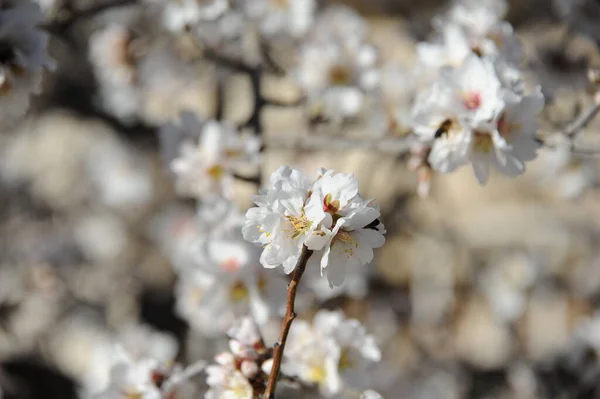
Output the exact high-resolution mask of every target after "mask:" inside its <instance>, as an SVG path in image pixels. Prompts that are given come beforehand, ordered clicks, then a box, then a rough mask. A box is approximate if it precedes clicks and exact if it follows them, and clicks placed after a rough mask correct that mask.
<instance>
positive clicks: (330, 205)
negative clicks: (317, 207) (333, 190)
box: [323, 194, 340, 215]
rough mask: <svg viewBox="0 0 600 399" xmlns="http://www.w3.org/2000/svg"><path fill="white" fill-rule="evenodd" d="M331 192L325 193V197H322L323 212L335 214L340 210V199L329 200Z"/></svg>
mask: <svg viewBox="0 0 600 399" xmlns="http://www.w3.org/2000/svg"><path fill="white" fill-rule="evenodd" d="M331 198H332V197H331V194H327V195H326V196H325V199H323V212H328V213H331V214H332V215H333V214H336V213H337V212H338V211H339V210H340V201H339V200H334V201H332V200H331Z"/></svg>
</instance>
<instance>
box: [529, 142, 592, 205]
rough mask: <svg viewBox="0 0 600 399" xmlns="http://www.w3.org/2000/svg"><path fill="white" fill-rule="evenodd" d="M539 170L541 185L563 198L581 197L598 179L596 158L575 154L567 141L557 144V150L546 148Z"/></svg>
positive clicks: (542, 153)
mask: <svg viewBox="0 0 600 399" xmlns="http://www.w3.org/2000/svg"><path fill="white" fill-rule="evenodd" d="M538 169H539V172H538V174H539V175H540V177H541V180H540V183H541V184H542V185H545V186H547V187H549V189H550V190H552V191H553V192H554V193H555V195H557V196H559V197H563V198H569V199H571V198H576V197H579V196H580V195H581V194H583V192H584V191H585V190H586V189H587V188H590V187H592V186H593V185H594V184H595V182H596V179H597V171H596V162H595V160H594V158H593V157H589V156H588V157H586V156H585V155H581V154H576V153H573V151H571V148H570V144H569V143H568V142H566V141H565V142H560V143H557V144H556V147H555V148H544V149H543V151H541V155H540V166H539V167H538Z"/></svg>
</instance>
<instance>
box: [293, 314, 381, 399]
mask: <svg viewBox="0 0 600 399" xmlns="http://www.w3.org/2000/svg"><path fill="white" fill-rule="evenodd" d="M284 359H285V363H284V365H283V368H282V370H283V371H284V372H285V373H288V374H290V375H293V376H296V377H297V378H299V379H300V380H301V381H303V382H305V383H308V384H317V385H318V387H319V392H320V393H321V394H322V395H323V396H325V397H334V396H336V395H337V394H339V393H340V392H341V391H342V390H343V388H342V387H349V388H360V387H361V386H362V387H364V385H365V384H368V382H369V381H368V375H367V374H368V373H366V370H367V369H368V367H369V365H370V364H373V363H374V362H379V361H380V359H381V352H380V351H379V348H378V347H377V345H376V344H375V341H374V339H373V337H372V336H370V335H368V334H367V333H366V331H365V328H364V327H363V326H362V325H361V324H360V322H359V321H358V320H355V319H346V318H345V317H344V315H343V313H342V312H332V311H327V310H320V311H319V312H318V313H317V314H316V315H315V317H314V319H313V322H312V324H311V323H308V322H306V321H303V320H296V321H295V322H294V324H293V325H292V329H291V331H290V336H289V340H288V346H286V351H285V353H284Z"/></svg>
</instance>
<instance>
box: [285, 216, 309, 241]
mask: <svg viewBox="0 0 600 399" xmlns="http://www.w3.org/2000/svg"><path fill="white" fill-rule="evenodd" d="M286 219H287V220H288V222H289V226H290V229H289V230H288V232H290V233H291V234H292V238H298V237H300V236H301V235H305V234H307V233H308V231H309V230H310V227H311V226H312V222H311V221H310V220H308V218H307V217H306V216H304V215H302V216H300V217H298V216H294V215H288V216H286Z"/></svg>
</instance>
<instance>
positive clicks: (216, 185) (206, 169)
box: [160, 112, 259, 198]
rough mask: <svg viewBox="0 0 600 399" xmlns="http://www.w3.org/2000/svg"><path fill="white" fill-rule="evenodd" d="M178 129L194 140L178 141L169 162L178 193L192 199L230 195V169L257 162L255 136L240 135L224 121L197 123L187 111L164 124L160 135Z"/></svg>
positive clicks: (172, 133)
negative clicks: (177, 152)
mask: <svg viewBox="0 0 600 399" xmlns="http://www.w3.org/2000/svg"><path fill="white" fill-rule="evenodd" d="M181 130H183V131H186V132H187V133H188V137H194V136H196V137H198V141H197V143H192V142H190V141H186V142H183V143H181V153H180V156H179V157H178V158H176V159H174V160H173V161H172V162H171V169H172V170H173V172H174V173H175V175H176V176H177V181H176V184H177V189H178V191H179V193H180V194H183V195H189V196H192V197H196V198H210V197H214V196H225V197H230V196H231V195H232V189H233V187H232V184H233V173H234V171H235V170H236V169H237V168H238V167H239V166H243V165H248V164H254V163H256V162H257V161H258V150H259V141H258V139H256V138H255V137H254V136H250V135H243V134H240V133H239V132H238V131H237V130H236V129H235V128H234V127H233V126H232V125H230V124H227V123H219V122H216V121H212V120H209V121H204V122H201V121H200V120H199V119H198V118H197V117H196V116H195V114H193V113H191V112H184V113H182V114H181V117H180V119H179V121H178V122H177V123H172V124H168V125H165V126H164V127H163V128H162V130H161V133H160V134H161V135H165V136H168V135H176V134H178V131H181Z"/></svg>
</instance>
